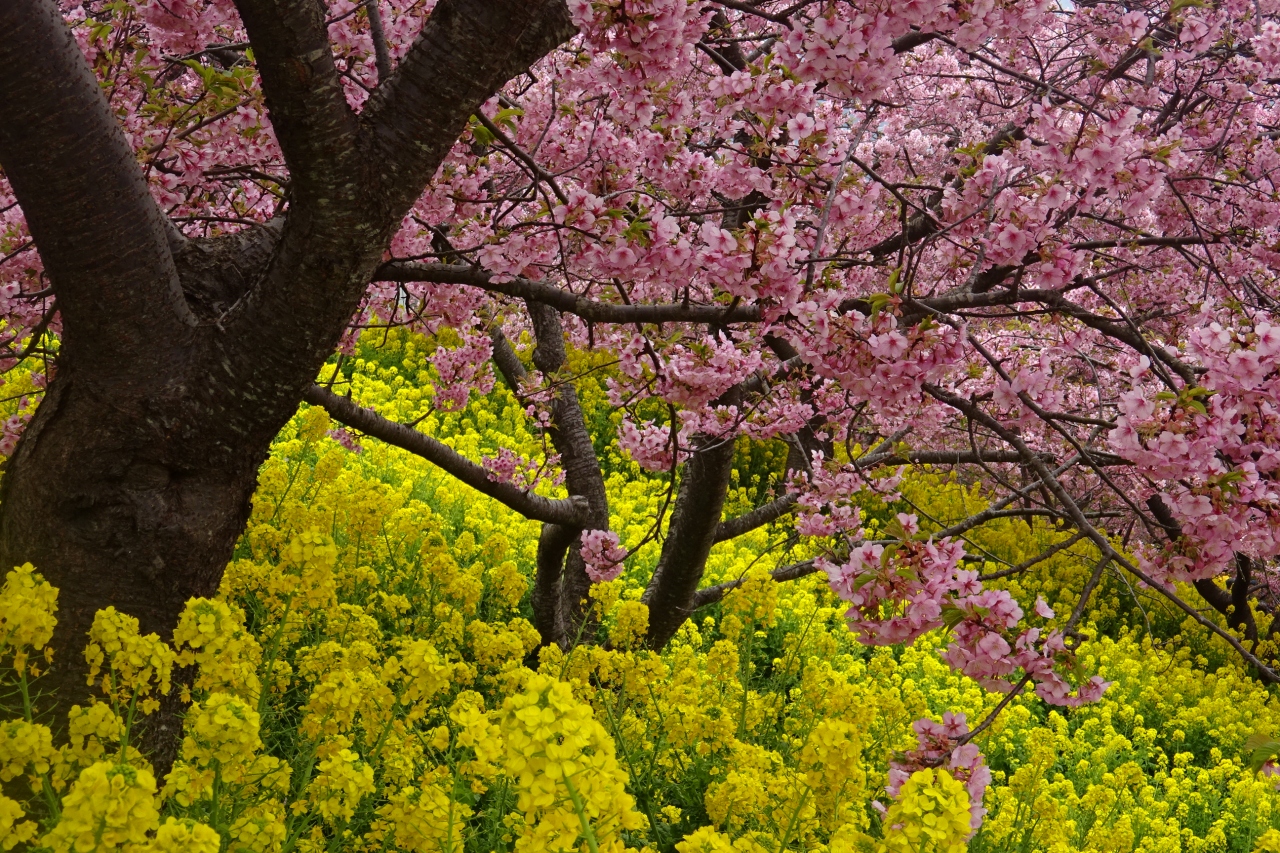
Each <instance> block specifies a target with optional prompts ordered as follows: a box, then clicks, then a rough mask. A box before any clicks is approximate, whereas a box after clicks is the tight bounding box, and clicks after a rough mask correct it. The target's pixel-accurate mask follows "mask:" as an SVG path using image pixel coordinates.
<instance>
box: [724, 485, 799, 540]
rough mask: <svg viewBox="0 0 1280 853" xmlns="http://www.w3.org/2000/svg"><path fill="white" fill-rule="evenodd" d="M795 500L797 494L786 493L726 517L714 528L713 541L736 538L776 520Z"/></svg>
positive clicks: (790, 507)
mask: <svg viewBox="0 0 1280 853" xmlns="http://www.w3.org/2000/svg"><path fill="white" fill-rule="evenodd" d="M797 500H798V496H797V495H794V494H790V493H788V494H785V495H783V496H782V497H780V498H777V499H776V500H772V501H770V502H769V503H767V504H765V505H764V506H758V507H756V508H755V509H753V510H751V511H750V512H744V513H743V514H742V515H739V516H735V517H734V518H726V519H725V520H724V521H722V522H720V525H719V526H718V527H717V528H716V538H715V541H716V542H727V541H728V540H730V539H736V538H738V537H739V536H741V535H743V534H744V533H750V532H751V531H752V530H755V529H757V528H760V527H764V526H765V525H766V524H769V523H770V522H773V521H777V520H778V519H779V518H782V516H784V515H786V514H787V513H789V512H791V509H792V508H793V507H794V506H795V505H796V501H797Z"/></svg>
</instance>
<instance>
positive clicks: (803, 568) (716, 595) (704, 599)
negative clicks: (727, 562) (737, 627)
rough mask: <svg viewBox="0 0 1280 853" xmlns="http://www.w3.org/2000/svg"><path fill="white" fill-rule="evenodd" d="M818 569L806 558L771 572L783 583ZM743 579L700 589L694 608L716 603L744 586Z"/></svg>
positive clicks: (775, 578)
mask: <svg viewBox="0 0 1280 853" xmlns="http://www.w3.org/2000/svg"><path fill="white" fill-rule="evenodd" d="M816 571H818V567H817V566H816V565H814V562H813V560H805V561H804V562H802V563H795V564H793V565H790V566H783V567H782V568H780V569H774V570H773V571H772V572H770V574H772V575H773V579H774V580H775V581H778V582H779V583H781V582H783V581H794V580H799V579H800V578H805V577H808V576H809V575H811V574H813V573H814V572H816ZM742 580H743V579H742V578H738V579H737V580H732V581H725V582H724V583H718V584H716V585H715V586H709V587H706V588H704V589H700V590H698V593H697V594H696V595H695V596H694V597H693V609H694V610H697V609H698V608H700V607H706V606H707V605H709V604H715V603H716V602H717V601H719V600H720V599H722V598H724V597H725V596H726V595H728V594H729V593H730V592H732V591H733V590H735V589H737V588H738V587H740V586H742Z"/></svg>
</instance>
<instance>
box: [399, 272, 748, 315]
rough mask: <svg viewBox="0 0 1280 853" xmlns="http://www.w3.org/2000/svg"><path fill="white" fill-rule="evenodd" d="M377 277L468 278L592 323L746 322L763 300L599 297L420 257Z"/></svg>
mask: <svg viewBox="0 0 1280 853" xmlns="http://www.w3.org/2000/svg"><path fill="white" fill-rule="evenodd" d="M374 279H375V280H376V281H399V282H406V281H427V282H434V283H437V284H465V285H469V286H471V287H478V288H481V289H482V290H487V291H489V292H491V293H501V294H504V295H506V296H514V297H516V298H519V299H531V300H533V301H535V302H540V303H542V304H543V305H549V306H551V307H552V308H555V309H556V310H557V311H561V312H564V313H566V314H573V315H575V316H578V317H581V318H582V319H583V320H587V321H589V322H593V323H674V322H690V323H721V324H723V323H746V322H759V320H760V319H761V311H760V308H759V307H758V306H754V305H740V306H736V307H734V308H732V309H731V308H729V306H723V307H722V306H717V305H680V304H670V305H614V304H610V303H606V302H597V301H595V300H594V299H589V298H587V297H584V296H578V295H577V294H575V293H573V292H571V291H568V290H565V289H564V288H561V287H557V286H555V285H554V284H550V283H549V282H545V281H533V280H532V279H527V278H516V279H513V280H512V281H503V282H497V281H494V280H493V276H491V275H490V274H489V273H487V272H485V271H484V270H482V269H479V268H477V267H472V266H467V265H464V264H430V263H421V262H418V261H390V262H388V263H385V264H383V265H382V266H381V267H379V268H378V271H377V272H376V273H375V275H374Z"/></svg>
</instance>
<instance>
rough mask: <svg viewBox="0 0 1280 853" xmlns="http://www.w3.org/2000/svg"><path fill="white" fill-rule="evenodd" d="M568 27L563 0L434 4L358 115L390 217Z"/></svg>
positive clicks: (405, 205) (401, 211)
mask: <svg viewBox="0 0 1280 853" xmlns="http://www.w3.org/2000/svg"><path fill="white" fill-rule="evenodd" d="M574 32H575V28H574V26H573V23H572V22H571V21H570V19H569V10H568V7H566V6H565V3H564V0H445V2H441V3H439V4H438V5H437V6H436V7H435V9H434V10H433V11H432V12H431V17H430V18H428V19H427V23H426V25H425V26H424V27H423V28H422V32H421V34H420V35H419V36H418V40H417V41H416V42H415V43H414V45H413V47H412V48H411V49H410V50H409V53H408V54H407V55H406V56H405V57H404V58H403V59H402V60H401V61H400V64H399V66H398V67H397V68H396V70H395V73H394V74H392V75H391V78H390V79H389V80H387V81H386V83H385V84H381V85H379V86H378V89H377V91H376V92H375V93H374V94H373V96H372V97H371V98H370V99H369V103H368V105H367V106H366V107H365V110H364V113H363V115H362V122H363V124H364V125H365V126H366V128H367V129H368V130H369V132H370V133H371V135H372V147H373V150H372V151H370V152H369V153H370V154H372V155H374V156H373V157H372V160H373V161H374V162H376V163H377V164H378V170H379V175H378V183H379V184H380V186H381V187H382V188H383V191H384V192H385V193H386V194H387V202H388V207H389V210H390V211H391V212H393V213H394V217H395V218H394V221H396V222H399V220H400V217H401V216H403V215H404V213H405V212H406V211H408V209H409V207H410V206H411V205H412V204H413V203H414V201H416V200H417V198H418V196H419V195H421V193H422V188H423V187H424V186H426V184H427V182H428V181H429V180H430V179H431V176H432V175H433V174H434V173H435V170H436V167H437V166H438V165H439V163H440V159H441V158H442V157H443V156H444V154H445V153H446V152H447V151H448V149H449V147H450V146H452V145H453V143H454V141H455V140H456V139H457V138H458V136H459V135H460V134H461V133H462V131H463V128H465V127H466V124H467V120H468V119H469V118H470V117H471V116H472V115H474V114H475V113H476V111H477V110H478V109H479V108H480V105H481V104H482V103H484V102H485V101H486V100H487V99H488V98H490V97H491V96H492V95H493V93H494V92H496V91H497V90H498V89H499V88H500V87H501V86H502V85H503V84H504V83H506V82H507V81H508V80H510V79H511V78H513V77H515V76H517V75H519V74H523V73H524V72H525V71H527V70H528V69H529V66H531V65H533V64H534V63H535V62H537V61H538V60H539V59H541V58H542V57H543V56H545V55H546V54H547V53H548V52H550V51H551V50H552V49H554V48H555V47H556V46H557V45H559V44H561V43H562V42H564V41H566V40H568V39H569V38H570V37H572V36H573V35H574Z"/></svg>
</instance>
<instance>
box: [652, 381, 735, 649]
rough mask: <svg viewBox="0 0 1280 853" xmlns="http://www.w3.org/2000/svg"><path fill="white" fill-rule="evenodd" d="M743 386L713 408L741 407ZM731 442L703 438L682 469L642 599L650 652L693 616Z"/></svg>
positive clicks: (728, 473)
mask: <svg viewBox="0 0 1280 853" xmlns="http://www.w3.org/2000/svg"><path fill="white" fill-rule="evenodd" d="M742 394H743V392H742V389H741V386H737V387H734V388H731V389H729V390H728V391H727V392H725V393H724V394H722V395H721V396H720V398H719V399H717V400H716V401H715V403H714V404H713V405H728V406H732V405H741V401H742ZM733 457H734V442H733V440H732V439H725V438H723V437H720V436H702V437H701V438H700V439H699V441H698V443H697V448H696V449H695V450H694V452H693V454H692V455H691V456H690V458H689V461H688V462H686V463H685V465H684V471H683V472H682V474H681V477H680V490H679V492H678V493H677V495H676V503H675V508H674V509H673V510H672V513H671V524H670V526H669V527H668V528H667V538H666V539H665V540H664V541H663V543H662V553H661V554H660V555H659V557H658V565H657V567H656V568H655V569H654V570H653V577H652V578H650V579H649V585H648V586H647V587H645V591H644V595H643V596H641V598H640V600H641V601H643V602H644V603H645V604H647V605H648V606H649V634H648V637H647V638H646V642H647V643H648V644H649V646H650V648H654V649H660V648H662V647H663V646H665V645H666V644H667V642H668V641H669V640H670V639H671V638H672V637H673V636H675V633H676V631H677V630H679V628H680V626H681V625H683V624H684V621H685V620H686V619H688V618H689V614H691V613H692V612H693V609H694V608H693V599H694V596H695V594H696V593H697V590H698V584H699V582H701V580H702V573H703V571H704V570H705V569H706V566H707V555H709V554H710V553H711V547H712V545H714V544H715V542H716V534H717V532H718V531H719V528H720V513H721V511H722V510H723V508H724V499H725V496H726V495H727V494H728V491H729V480H730V478H731V477H732V475H733Z"/></svg>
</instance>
